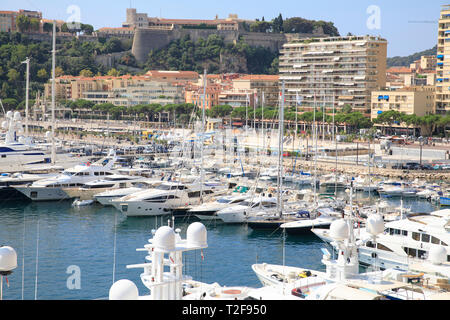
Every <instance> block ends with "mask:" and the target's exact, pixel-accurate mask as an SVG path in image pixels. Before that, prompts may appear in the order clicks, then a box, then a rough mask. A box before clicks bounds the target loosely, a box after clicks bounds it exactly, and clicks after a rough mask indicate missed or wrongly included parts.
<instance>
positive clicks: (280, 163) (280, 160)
mask: <svg viewBox="0 0 450 320" xmlns="http://www.w3.org/2000/svg"><path fill="white" fill-rule="evenodd" d="M284 87H285V84H284V80H283V82H282V85H281V103H280V121H279V133H280V134H279V138H278V144H279V146H278V150H279V152H278V153H279V154H278V198H277V206H278V213H279V216H280V218H281V216H282V214H283V203H282V193H283V154H284V150H283V138H284V101H285V96H284Z"/></svg>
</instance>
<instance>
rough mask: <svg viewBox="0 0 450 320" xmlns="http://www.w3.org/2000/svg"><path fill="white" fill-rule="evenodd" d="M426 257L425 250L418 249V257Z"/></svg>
mask: <svg viewBox="0 0 450 320" xmlns="http://www.w3.org/2000/svg"><path fill="white" fill-rule="evenodd" d="M427 257H428V254H427V252H426V251H424V250H419V258H420V259H424V260H425V259H426V258H427Z"/></svg>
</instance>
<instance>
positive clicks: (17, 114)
mask: <svg viewBox="0 0 450 320" xmlns="http://www.w3.org/2000/svg"><path fill="white" fill-rule="evenodd" d="M14 120H15V121H20V120H22V116H21V115H20V112H19V111H16V112H15V113H14Z"/></svg>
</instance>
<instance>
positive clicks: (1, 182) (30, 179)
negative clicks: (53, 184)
mask: <svg viewBox="0 0 450 320" xmlns="http://www.w3.org/2000/svg"><path fill="white" fill-rule="evenodd" d="M62 170H63V168H59V167H49V168H42V169H41V170H37V169H35V170H33V171H30V172H27V171H25V172H16V173H4V174H1V175H0V201H9V200H27V199H28V198H27V197H25V195H23V194H22V193H21V192H19V191H18V190H17V189H16V187H18V186H27V185H30V184H32V183H34V182H36V181H38V180H42V179H48V178H52V177H56V176H57V175H58V174H59V173H58V172H61V171H62Z"/></svg>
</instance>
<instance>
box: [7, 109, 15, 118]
mask: <svg viewBox="0 0 450 320" xmlns="http://www.w3.org/2000/svg"><path fill="white" fill-rule="evenodd" d="M13 116H14V113H13V112H12V111H11V110H10V111H8V112H7V113H6V118H8V119H12V118H13Z"/></svg>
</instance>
